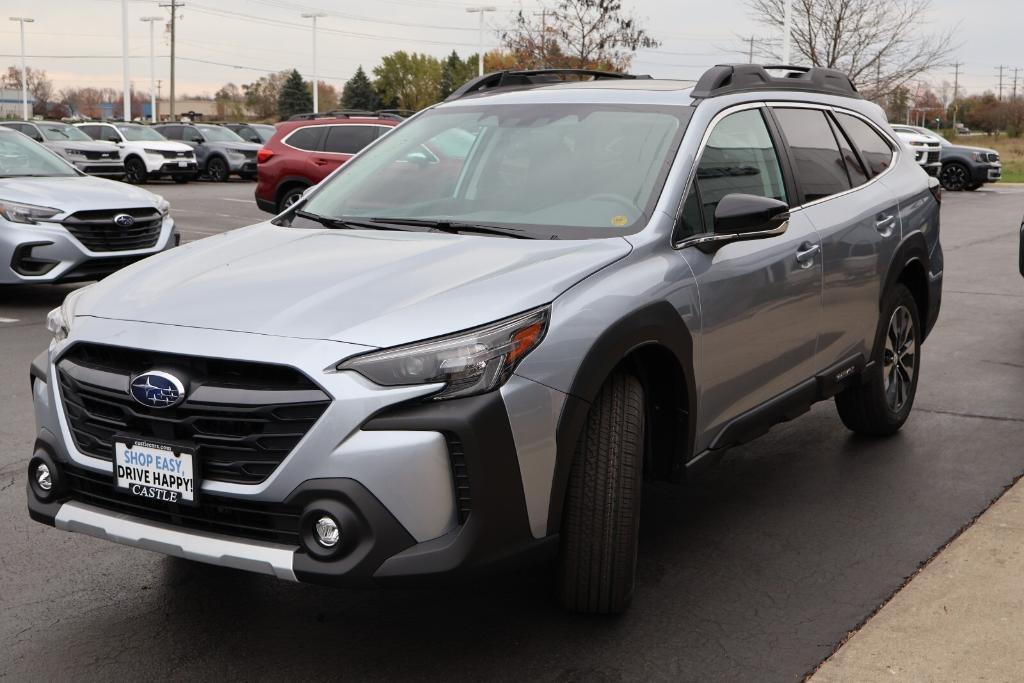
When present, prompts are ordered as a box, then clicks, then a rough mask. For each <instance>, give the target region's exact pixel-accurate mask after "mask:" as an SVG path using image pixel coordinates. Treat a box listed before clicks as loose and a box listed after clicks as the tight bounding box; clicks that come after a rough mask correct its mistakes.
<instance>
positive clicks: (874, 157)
mask: <svg viewBox="0 0 1024 683" xmlns="http://www.w3.org/2000/svg"><path fill="white" fill-rule="evenodd" d="M836 118H838V120H839V124H840V125H841V126H842V127H843V130H845V131H846V134H847V135H849V136H850V140H851V141H853V144H855V145H856V146H857V147H858V149H860V152H861V157H862V158H863V159H864V161H865V162H866V163H867V165H868V173H870V174H871V177H872V178H873V177H875V176H876V175H878V174H879V173H881V172H882V171H884V170H885V169H887V168H889V166H891V165H892V156H893V151H892V148H891V147H890V146H889V143H888V142H886V141H885V138H883V137H882V136H881V135H879V134H878V132H876V131H875V129H874V128H872V127H871V126H869V125H868V124H866V123H865V122H863V121H861V120H860V119H858V118H857V117H856V116H850V115H849V114H842V113H839V114H837V115H836Z"/></svg>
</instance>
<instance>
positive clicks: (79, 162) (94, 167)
mask: <svg viewBox="0 0 1024 683" xmlns="http://www.w3.org/2000/svg"><path fill="white" fill-rule="evenodd" d="M68 161H70V162H71V163H72V164H74V166H75V168H77V169H78V170H79V171H81V172H82V173H87V174H89V175H94V176H98V177H100V178H121V177H123V176H124V162H123V161H120V160H118V161H90V160H89V159H79V158H77V157H76V158H70V159H68Z"/></svg>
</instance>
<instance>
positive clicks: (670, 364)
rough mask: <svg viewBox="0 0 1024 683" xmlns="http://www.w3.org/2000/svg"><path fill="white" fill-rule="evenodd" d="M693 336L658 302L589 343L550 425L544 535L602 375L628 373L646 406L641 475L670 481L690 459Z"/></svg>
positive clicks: (558, 509)
mask: <svg viewBox="0 0 1024 683" xmlns="http://www.w3.org/2000/svg"><path fill="white" fill-rule="evenodd" d="M693 348H694V345H693V337H692V335H691V334H690V331H689V330H688V329H687V327H686V324H685V323H684V321H683V320H682V318H681V317H680V316H679V313H678V311H676V309H675V307H673V306H672V305H671V304H670V303H668V302H667V301H659V302H655V303H652V304H650V305H648V306H645V307H643V308H640V309H638V310H636V311H633V312H632V313H630V314H628V315H626V316H624V317H622V318H620V319H619V320H617V321H616V322H615V323H614V324H612V325H611V326H609V327H608V328H607V329H606V330H605V331H604V333H603V334H602V335H601V336H600V337H599V338H598V339H597V340H595V342H594V343H593V345H592V346H591V347H590V349H589V350H588V351H587V353H586V355H585V356H584V357H583V360H582V361H581V362H580V364H579V366H578V367H577V369H576V375H575V377H574V379H573V382H572V385H571V387H570V389H569V392H568V394H569V395H568V396H567V397H566V401H565V404H564V406H563V408H562V412H561V415H560V416H559V420H558V428H557V432H556V436H555V440H556V448H557V458H556V461H555V471H554V475H553V480H552V485H551V499H550V503H549V507H548V533H549V534H555V533H558V531H559V529H560V527H561V522H562V509H563V505H564V502H565V494H566V490H567V487H568V483H569V473H570V471H571V469H572V462H573V458H574V456H575V453H576V442H577V440H578V439H579V435H580V433H581V431H582V429H583V426H584V424H585V421H586V419H587V412H588V411H589V409H590V406H591V404H592V403H593V401H594V399H595V398H596V397H597V395H598V392H600V390H601V387H602V386H603V385H604V383H605V381H606V380H607V378H608V377H610V376H611V375H612V373H613V372H615V371H616V370H617V369H618V368H620V367H625V368H627V369H628V370H629V371H631V372H632V373H634V374H635V375H636V376H637V378H638V379H639V380H640V382H641V384H642V385H643V387H644V393H645V395H646V399H647V400H646V403H647V425H648V429H647V431H646V433H647V437H646V438H647V444H646V448H645V456H644V460H645V462H644V468H645V477H647V478H656V479H665V480H671V481H677V480H679V479H681V478H682V477H683V473H684V472H685V465H686V463H687V462H688V461H689V459H690V458H692V457H693V455H694V438H695V434H696V411H695V410H694V409H693V408H694V407H695V406H696V404H697V399H696V382H695V380H694V369H693Z"/></svg>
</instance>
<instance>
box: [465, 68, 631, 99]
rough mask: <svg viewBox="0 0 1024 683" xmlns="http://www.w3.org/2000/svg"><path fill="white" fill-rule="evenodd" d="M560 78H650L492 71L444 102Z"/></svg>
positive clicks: (589, 72)
mask: <svg viewBox="0 0 1024 683" xmlns="http://www.w3.org/2000/svg"><path fill="white" fill-rule="evenodd" d="M560 76H590V77H591V78H592V79H593V80H595V81H603V80H632V79H638V78H645V79H646V78H650V76H637V75H634V74H622V73H616V72H614V71H595V70H593V69H532V70H528V71H494V72H492V73H489V74H484V75H483V76H479V77H478V78H474V79H473V80H471V81H467V82H466V83H464V84H463V85H462V86H461V87H460V88H458V89H457V90H456V91H455V92H453V93H452V94H451V95H449V96H448V97H447V98H445V102H451V101H452V100H458V99H461V98H463V97H468V96H469V95H475V94H476V93H479V92H485V91H491V90H496V89H498V88H516V87H524V86H531V85H551V84H554V83H563V82H565V79H563V78H560Z"/></svg>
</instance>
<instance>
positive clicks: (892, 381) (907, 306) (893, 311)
mask: <svg viewBox="0 0 1024 683" xmlns="http://www.w3.org/2000/svg"><path fill="white" fill-rule="evenodd" d="M882 316H883V317H882V320H884V321H885V323H884V327H883V329H882V330H881V336H880V338H879V339H878V340H876V342H875V358H874V365H873V366H872V367H871V368H870V370H869V371H868V376H867V377H865V378H864V379H865V381H864V382H863V383H862V384H858V385H855V386H852V387H848V388H847V389H844V390H843V391H841V392H840V393H839V394H837V395H836V408H837V409H838V410H839V417H840V418H841V419H842V421H843V424H845V425H846V426H847V427H848V428H849V429H850V430H852V431H854V432H857V433H858V434H865V435H868V436H889V435H891V434H895V433H896V432H898V431H899V430H900V428H901V427H902V426H903V423H904V422H906V421H907V418H908V417H910V411H911V409H912V408H913V407H914V397H915V396H916V395H917V380H918V377H919V376H920V374H921V332H922V330H921V317H920V315H919V313H918V310H917V304H916V302H915V301H914V297H913V296H912V295H911V294H910V290H909V289H907V288H906V287H905V286H904V285H902V284H897V285H896V286H895V287H893V288H892V290H891V291H890V292H889V293H888V294H887V295H886V297H885V304H884V305H883V307H882Z"/></svg>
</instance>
